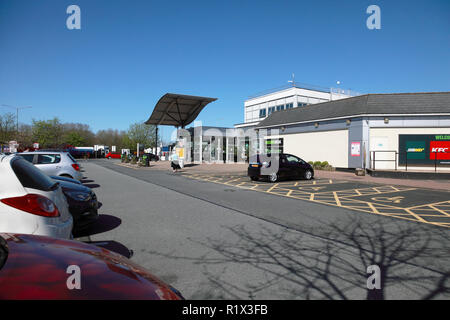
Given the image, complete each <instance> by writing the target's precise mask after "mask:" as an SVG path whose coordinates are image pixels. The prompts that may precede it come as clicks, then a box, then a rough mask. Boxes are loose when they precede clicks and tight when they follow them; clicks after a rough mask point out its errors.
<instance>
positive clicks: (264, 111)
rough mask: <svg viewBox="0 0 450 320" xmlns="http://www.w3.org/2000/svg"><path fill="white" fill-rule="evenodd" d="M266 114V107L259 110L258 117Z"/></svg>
mask: <svg viewBox="0 0 450 320" xmlns="http://www.w3.org/2000/svg"><path fill="white" fill-rule="evenodd" d="M265 116H266V108H264V109H260V110H259V117H260V118H264V117H265Z"/></svg>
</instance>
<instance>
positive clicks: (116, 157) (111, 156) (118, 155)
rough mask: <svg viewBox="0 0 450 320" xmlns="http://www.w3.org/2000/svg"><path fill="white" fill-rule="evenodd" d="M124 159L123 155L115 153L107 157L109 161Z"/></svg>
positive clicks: (110, 153)
mask: <svg viewBox="0 0 450 320" xmlns="http://www.w3.org/2000/svg"><path fill="white" fill-rule="evenodd" d="M121 157H122V155H121V154H120V153H115V152H108V153H107V154H106V155H105V158H107V159H111V158H112V159H120V158H121Z"/></svg>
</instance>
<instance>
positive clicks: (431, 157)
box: [398, 134, 450, 165]
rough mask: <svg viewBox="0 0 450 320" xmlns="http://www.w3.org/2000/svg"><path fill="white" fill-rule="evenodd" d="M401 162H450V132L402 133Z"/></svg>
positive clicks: (400, 145)
mask: <svg viewBox="0 0 450 320" xmlns="http://www.w3.org/2000/svg"><path fill="white" fill-rule="evenodd" d="M398 139H399V142H398V146H399V164H400V165H404V164H406V162H408V164H422V165H427V164H428V165H434V163H435V162H436V163H437V164H450V134H442V135H425V134H414V135H413V134H401V135H399V137H398Z"/></svg>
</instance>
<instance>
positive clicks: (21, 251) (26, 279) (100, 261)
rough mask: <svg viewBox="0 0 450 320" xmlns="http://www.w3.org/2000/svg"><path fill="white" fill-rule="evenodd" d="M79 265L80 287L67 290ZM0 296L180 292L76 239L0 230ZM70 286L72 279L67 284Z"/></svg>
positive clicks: (176, 296)
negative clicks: (72, 268)
mask: <svg viewBox="0 0 450 320" xmlns="http://www.w3.org/2000/svg"><path fill="white" fill-rule="evenodd" d="M69 266H76V267H79V268H80V269H79V270H80V280H81V288H80V290H77V289H76V288H72V290H69V288H68V283H69V282H70V281H69V279H68V278H69V277H70V276H71V274H73V272H74V271H70V272H69V271H68V270H69V269H68V267H69ZM0 283H1V288H2V289H1V290H0V299H1V300H5V299H52V300H53V299H85V300H91V299H113V300H119V299H139V300H141V299H149V300H163V299H165V300H181V299H183V296H182V295H181V293H180V292H179V291H178V290H176V289H174V288H173V287H171V286H170V285H168V284H166V283H164V282H163V281H162V280H160V279H158V278H157V277H155V276H154V275H152V274H151V273H150V272H148V271H147V270H146V269H144V268H142V267H141V266H139V265H137V264H135V263H133V262H132V261H131V260H129V259H127V258H125V257H124V256H121V255H119V254H117V253H113V252H111V251H109V250H106V249H104V248H101V247H97V246H94V245H89V244H85V243H83V242H79V241H70V240H60V239H54V238H49V237H41V236H33V235H23V234H11V233H0ZM71 284H73V282H71Z"/></svg>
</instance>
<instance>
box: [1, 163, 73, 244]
mask: <svg viewBox="0 0 450 320" xmlns="http://www.w3.org/2000/svg"><path fill="white" fill-rule="evenodd" d="M0 177H1V185H0V232H14V233H29V234H36V235H46V236H51V237H55V238H64V239H69V238H71V236H72V226H73V219H72V216H71V214H70V212H69V206H68V204H67V200H66V198H65V196H64V194H63V191H62V188H61V186H60V185H59V183H58V182H56V181H53V180H51V179H50V178H49V177H48V176H47V175H45V174H44V173H43V172H42V171H40V170H39V169H37V168H36V167H35V166H33V165H32V164H30V163H29V162H28V161H26V160H25V159H23V158H22V157H18V156H16V155H9V156H5V155H0Z"/></svg>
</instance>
